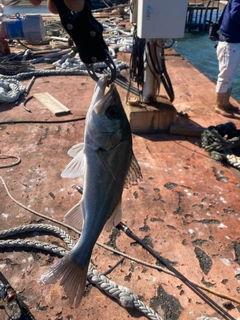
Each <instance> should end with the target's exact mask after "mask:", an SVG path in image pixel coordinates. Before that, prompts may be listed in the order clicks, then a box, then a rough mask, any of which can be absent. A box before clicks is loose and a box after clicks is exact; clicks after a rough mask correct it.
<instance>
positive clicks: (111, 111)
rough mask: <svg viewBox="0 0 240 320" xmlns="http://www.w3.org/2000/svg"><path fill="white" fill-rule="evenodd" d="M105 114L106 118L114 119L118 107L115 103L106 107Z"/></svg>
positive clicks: (117, 112)
mask: <svg viewBox="0 0 240 320" xmlns="http://www.w3.org/2000/svg"><path fill="white" fill-rule="evenodd" d="M105 114H106V116H107V117H108V119H110V120H111V119H115V118H116V117H117V116H118V114H119V109H118V107H117V106H116V105H113V106H110V107H108V108H107V110H106V112H105Z"/></svg>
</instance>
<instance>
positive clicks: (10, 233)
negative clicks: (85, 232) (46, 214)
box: [0, 223, 75, 249]
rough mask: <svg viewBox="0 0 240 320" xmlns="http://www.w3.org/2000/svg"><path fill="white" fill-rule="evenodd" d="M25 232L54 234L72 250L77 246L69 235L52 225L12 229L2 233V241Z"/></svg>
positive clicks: (0, 234) (31, 225)
mask: <svg viewBox="0 0 240 320" xmlns="http://www.w3.org/2000/svg"><path fill="white" fill-rule="evenodd" d="M25 232H45V233H52V234H54V235H55V236H57V237H59V238H60V239H62V240H63V241H64V242H65V243H66V244H67V246H68V247H69V248H70V249H72V248H73V247H74V245H75V243H74V241H73V240H72V239H71V238H70V237H69V235H68V234H67V233H66V232H65V231H63V230H62V229H60V228H58V227H56V226H52V225H50V224H41V223H40V224H29V225H27V226H20V227H16V228H11V229H8V230H2V231H0V239H4V238H7V237H11V236H13V235H16V234H19V233H25Z"/></svg>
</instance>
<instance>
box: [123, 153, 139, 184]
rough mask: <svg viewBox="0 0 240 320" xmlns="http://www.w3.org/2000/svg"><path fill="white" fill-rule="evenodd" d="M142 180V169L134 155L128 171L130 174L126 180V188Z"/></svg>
mask: <svg viewBox="0 0 240 320" xmlns="http://www.w3.org/2000/svg"><path fill="white" fill-rule="evenodd" d="M141 178H142V173H141V168H140V166H139V164H138V162H137V159H136V158H135V155H134V153H132V160H131V163H130V166H129V169H128V174H127V176H126V179H125V183H124V187H125V188H128V187H129V186H131V185H132V184H134V183H137V181H138V179H141Z"/></svg>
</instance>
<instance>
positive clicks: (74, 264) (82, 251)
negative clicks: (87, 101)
mask: <svg viewBox="0 0 240 320" xmlns="http://www.w3.org/2000/svg"><path fill="white" fill-rule="evenodd" d="M106 84H107V78H106V77H102V78H100V80H99V81H98V82H97V84H96V87H95V91H94V95H93V98H92V102H91V105H90V107H89V110H88V112H87V116H86V126H85V133H84V143H83V144H78V145H76V146H74V147H72V148H71V149H70V151H69V152H68V153H69V155H71V156H74V158H73V159H72V161H71V162H70V163H69V165H68V166H67V167H66V169H65V170H64V171H63V173H62V176H63V177H77V176H80V175H83V176H84V188H83V196H82V199H81V201H80V202H79V203H78V204H77V205H75V206H74V207H73V208H72V209H71V210H70V211H69V212H68V213H67V214H66V216H65V222H66V223H68V224H71V225H74V226H75V227H78V228H79V229H82V234H81V236H80V238H79V240H78V242H77V244H76V245H75V246H74V248H73V249H72V250H71V251H69V253H68V254H67V255H66V256H64V257H63V258H62V259H60V260H59V261H58V262H57V263H56V264H54V265H53V266H52V267H50V268H49V269H48V270H47V271H46V272H45V273H44V274H43V275H42V276H41V277H40V279H39V280H40V282H42V283H45V284H48V283H56V282H57V281H58V280H60V279H61V282H60V285H62V286H63V287H64V290H65V292H66V294H67V296H68V297H69V299H70V303H73V302H74V299H76V300H75V306H76V307H78V306H79V304H80V302H81V299H82V296H83V293H84V289H85V284H86V279H87V271H88V265H89V262H90V257H91V254H92V249H93V246H94V244H95V243H96V241H97V239H98V237H99V235H100V233H101V231H102V229H103V227H104V225H105V226H106V229H107V230H111V228H112V227H114V226H116V225H117V224H118V223H119V222H120V221H121V197H122V191H123V188H124V186H127V185H131V183H133V182H136V181H137V180H138V178H141V171H140V167H139V165H138V163H137V160H136V158H135V156H134V154H133V151H132V135H131V129H130V125H129V122H128V119H127V117H126V114H125V112H124V109H123V106H122V103H121V100H120V97H119V94H118V92H117V89H116V87H115V85H114V84H112V85H111V87H110V89H109V90H108V92H107V93H106V94H105V89H106Z"/></svg>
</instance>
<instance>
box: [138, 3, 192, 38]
mask: <svg viewBox="0 0 240 320" xmlns="http://www.w3.org/2000/svg"><path fill="white" fill-rule="evenodd" d="M187 6H188V0H138V8H137V10H138V13H137V36H138V37H139V38H145V39H146V38H148V39H153V38H157V39H159V38H182V37H184V31H185V24H186V15H187Z"/></svg>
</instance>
